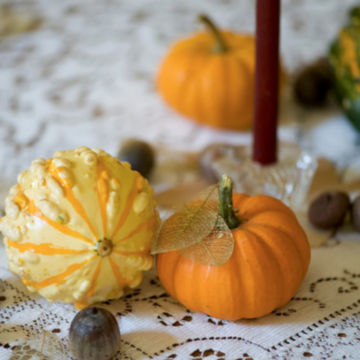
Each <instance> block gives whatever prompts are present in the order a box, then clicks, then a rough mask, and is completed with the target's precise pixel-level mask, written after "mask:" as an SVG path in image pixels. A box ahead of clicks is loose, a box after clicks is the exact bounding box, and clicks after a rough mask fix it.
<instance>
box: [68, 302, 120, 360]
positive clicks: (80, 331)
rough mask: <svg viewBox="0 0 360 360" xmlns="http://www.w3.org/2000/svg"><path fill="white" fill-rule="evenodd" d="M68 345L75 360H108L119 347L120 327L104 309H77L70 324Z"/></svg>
mask: <svg viewBox="0 0 360 360" xmlns="http://www.w3.org/2000/svg"><path fill="white" fill-rule="evenodd" d="M69 347H70V351H71V353H72V354H73V356H74V357H75V358H76V359H77V360H109V359H111V358H112V357H113V356H114V355H115V354H116V353H117V352H118V350H119V348H120V329H119V325H118V323H117V321H116V319H115V317H114V316H113V315H112V314H111V313H110V312H109V311H108V310H106V309H103V308H97V307H88V308H85V309H83V310H81V311H79V312H78V313H77V314H76V316H75V317H74V319H73V321H72V322H71V325H70V332H69Z"/></svg>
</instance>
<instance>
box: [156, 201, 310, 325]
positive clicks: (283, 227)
mask: <svg viewBox="0 0 360 360" xmlns="http://www.w3.org/2000/svg"><path fill="white" fill-rule="evenodd" d="M233 203H234V208H236V209H239V211H238V212H237V213H236V215H237V216H238V217H239V218H240V219H243V220H245V221H244V222H243V223H242V224H241V225H240V226H239V227H238V228H237V229H235V230H232V231H233V236H234V240H235V247H234V252H233V254H232V256H231V258H230V260H229V261H228V262H227V263H226V264H225V265H222V266H217V267H216V266H204V265H199V264H197V263H194V262H192V261H190V260H188V259H186V258H185V257H183V256H181V254H180V253H179V252H178V251H172V252H168V253H161V254H158V255H157V272H158V276H159V278H160V281H161V282H162V284H163V286H164V288H165V289H166V290H167V291H168V292H169V294H170V295H171V296H173V297H174V298H175V299H177V300H178V301H179V302H180V303H182V304H183V305H184V306H185V307H187V308H189V309H191V310H193V311H196V312H200V313H204V314H208V315H210V316H213V317H216V318H219V319H223V320H238V319H252V318H257V317H260V316H264V315H266V314H269V313H270V312H272V311H273V310H274V309H276V308H278V307H281V306H283V305H285V304H286V303H287V302H288V301H289V300H290V299H291V298H292V297H293V296H294V294H295V293H296V291H297V289H298V287H299V285H300V283H301V282H302V280H303V279H304V277H305V275H306V272H307V270H308V267H309V263H310V246H309V242H308V240H307V237H306V234H305V232H304V231H303V229H302V228H301V226H300V225H299V223H298V221H297V219H296V217H295V215H294V214H293V212H292V211H291V210H290V209H289V208H288V207H286V206H285V205H284V204H283V203H281V202H280V201H278V200H276V199H274V198H271V197H269V196H265V195H258V196H254V197H250V196H248V195H244V194H234V195H233ZM165 226H166V224H165Z"/></svg>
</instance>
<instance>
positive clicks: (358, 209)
mask: <svg viewBox="0 0 360 360" xmlns="http://www.w3.org/2000/svg"><path fill="white" fill-rule="evenodd" d="M351 221H352V223H353V225H354V227H355V229H356V230H358V231H360V195H359V196H358V197H357V198H356V199H355V200H354V201H353V203H352V206H351Z"/></svg>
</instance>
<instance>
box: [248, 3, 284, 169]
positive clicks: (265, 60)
mask: <svg viewBox="0 0 360 360" xmlns="http://www.w3.org/2000/svg"><path fill="white" fill-rule="evenodd" d="M279 33H280V0H257V5H256V71H255V109H254V116H255V118H254V129H253V161H254V162H257V163H260V164H261V165H270V164H274V163H275V162H276V160H277V134H276V130H277V119H278V102H279Z"/></svg>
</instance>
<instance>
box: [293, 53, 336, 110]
mask: <svg viewBox="0 0 360 360" xmlns="http://www.w3.org/2000/svg"><path fill="white" fill-rule="evenodd" d="M331 86H332V72H331V68H330V66H329V63H328V61H327V60H326V59H320V60H318V61H317V62H316V63H314V64H312V65H310V66H308V67H305V68H304V69H303V70H302V71H300V72H299V74H298V75H297V77H296V79H295V82H294V88H293V91H294V97H295V100H296V101H297V102H298V104H299V105H302V106H304V107H308V108H313V107H321V106H323V105H324V103H325V101H326V98H327V95H328V93H329V90H330V89H331Z"/></svg>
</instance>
